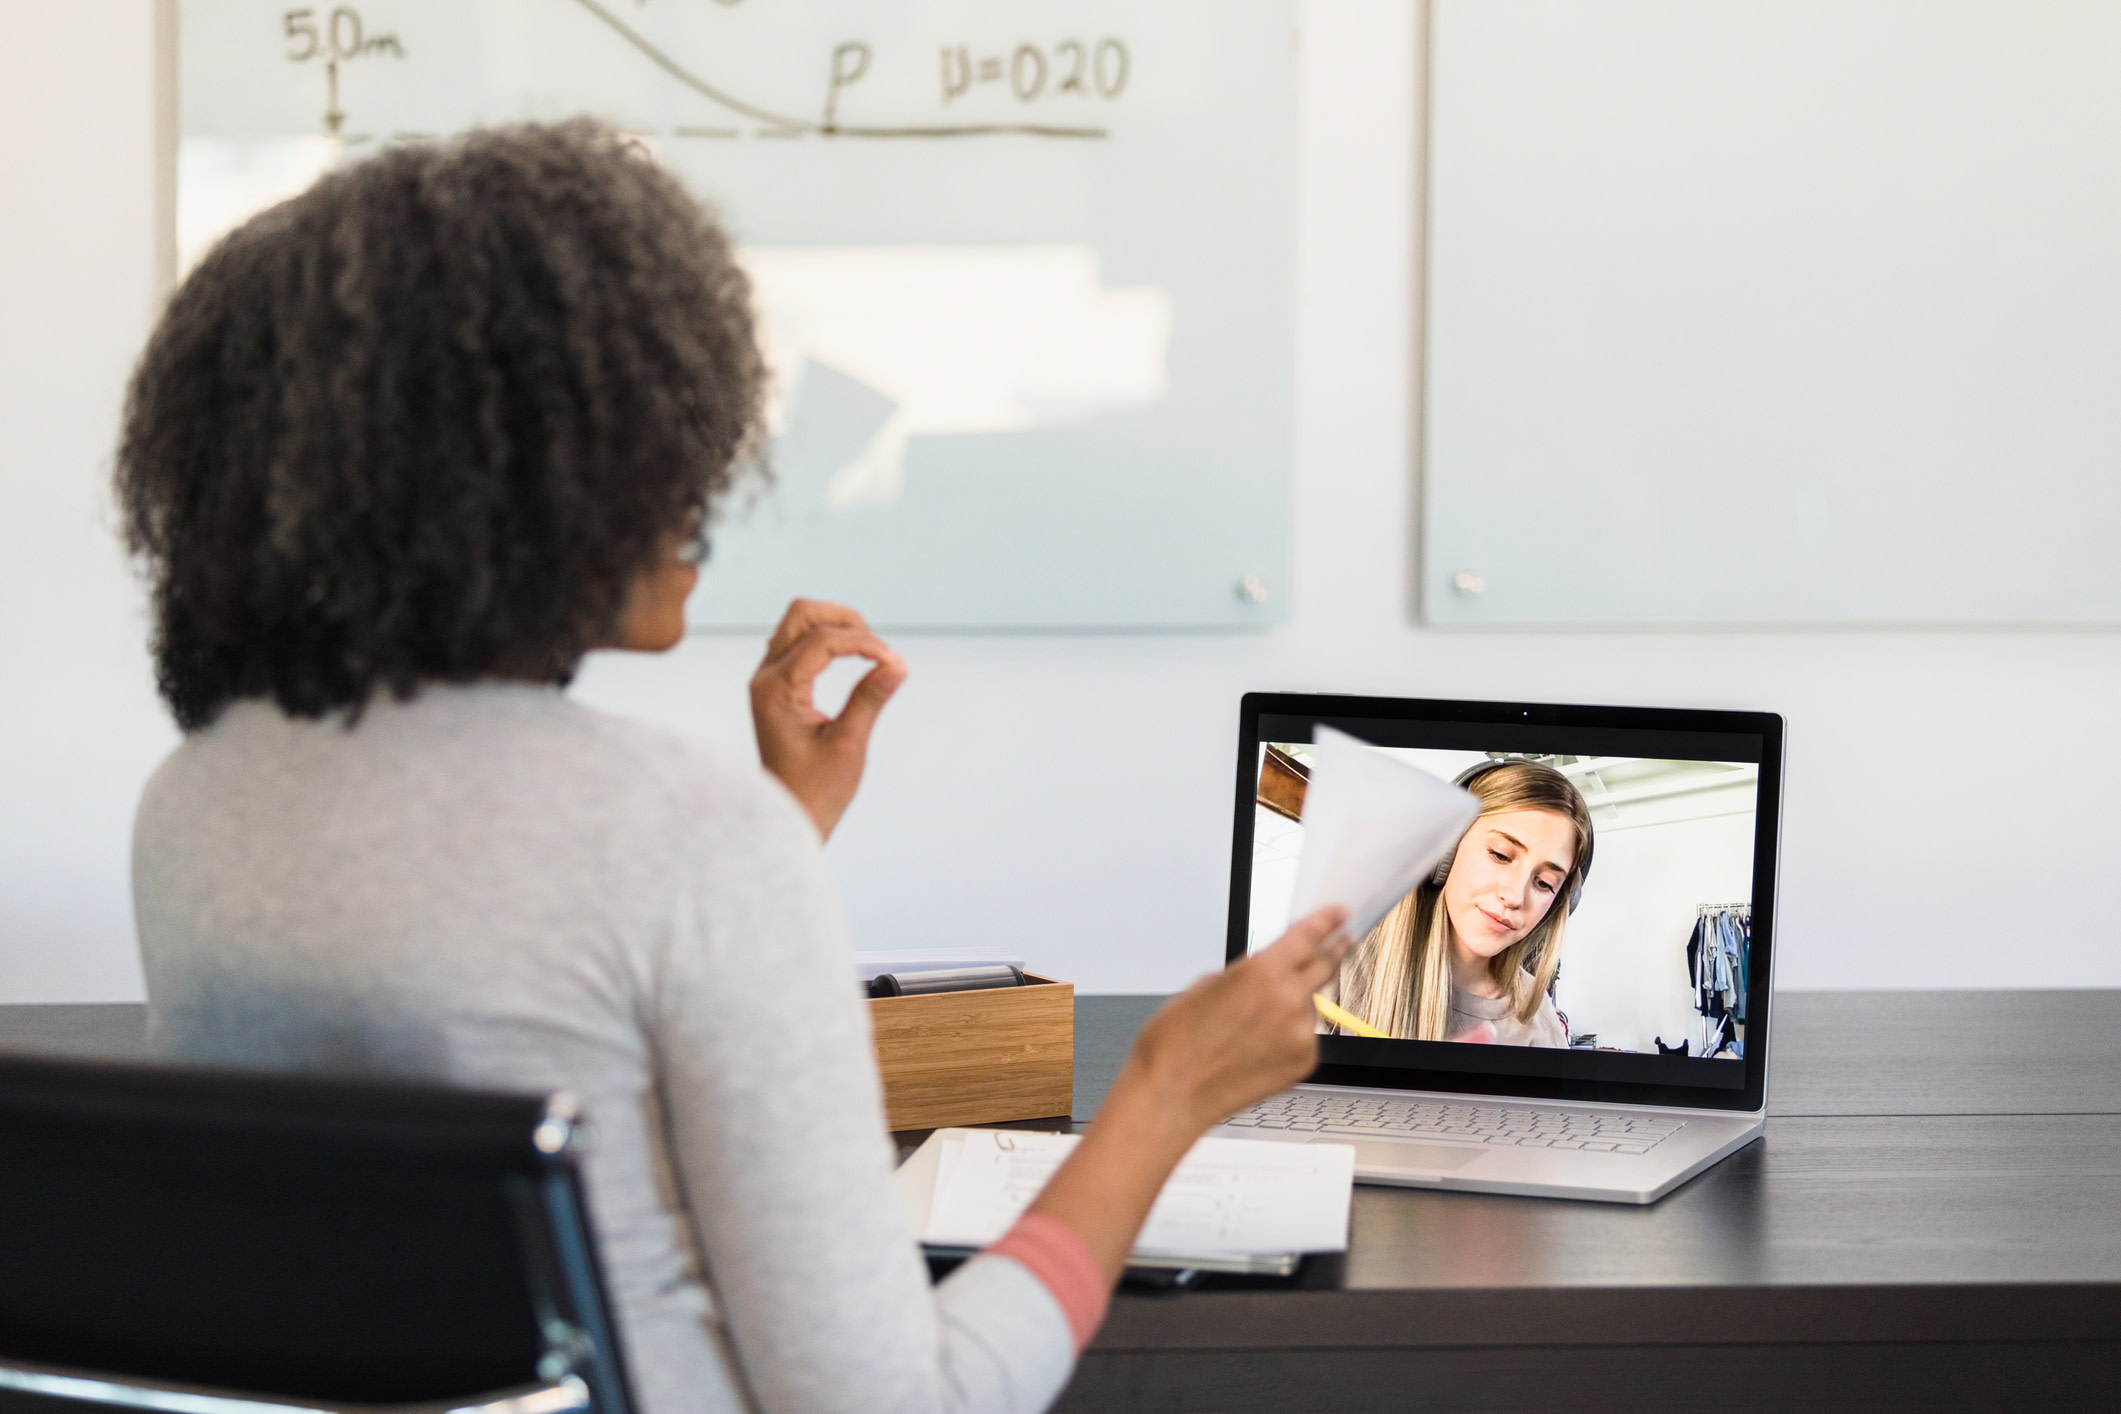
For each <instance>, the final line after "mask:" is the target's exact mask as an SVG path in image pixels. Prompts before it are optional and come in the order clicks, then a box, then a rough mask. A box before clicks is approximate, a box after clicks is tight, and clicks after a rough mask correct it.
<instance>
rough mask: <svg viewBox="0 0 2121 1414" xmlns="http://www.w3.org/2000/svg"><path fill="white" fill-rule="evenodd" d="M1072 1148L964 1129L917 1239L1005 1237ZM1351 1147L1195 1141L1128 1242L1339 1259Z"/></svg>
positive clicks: (1062, 1139) (971, 1241) (946, 1157)
mask: <svg viewBox="0 0 2121 1414" xmlns="http://www.w3.org/2000/svg"><path fill="white" fill-rule="evenodd" d="M1075 1145H1076V1137H1075V1136H1074V1135H1072V1134H1048V1133H1042V1132H1038V1131H1032V1130H1018V1129H970V1130H966V1131H965V1133H964V1137H963V1139H962V1140H946V1141H944V1148H943V1152H942V1156H941V1162H940V1163H939V1165H938V1166H937V1168H936V1174H935V1196H934V1198H933V1200H932V1201H931V1202H930V1204H929V1208H928V1228H927V1231H925V1232H923V1233H922V1234H921V1240H922V1241H924V1242H928V1243H932V1244H934V1245H935V1246H938V1247H984V1246H986V1245H987V1244H988V1243H990V1242H993V1241H994V1240H995V1239H996V1238H998V1237H1000V1236H1001V1235H1002V1234H1003V1233H1005V1232H1007V1231H1008V1230H1009V1228H1010V1226H1011V1225H1012V1224H1014V1223H1015V1222H1016V1220H1017V1219H1018V1218H1020V1217H1022V1216H1023V1213H1024V1209H1026V1208H1028V1207H1029V1206H1031V1200H1032V1199H1033V1198H1036V1197H1037V1196H1038V1193H1039V1190H1040V1189H1042V1188H1044V1187H1045V1186H1046V1180H1047V1179H1048V1178H1050V1177H1052V1176H1053V1171H1054V1170H1055V1169H1057V1168H1059V1167H1060V1166H1061V1161H1062V1160H1064V1159H1066V1158H1067V1157H1068V1155H1069V1153H1071V1152H1072V1151H1073V1150H1074V1148H1075ZM1354 1183H1355V1150H1354V1149H1353V1148H1352V1147H1351V1146H1349V1145H1346V1144H1276V1143H1269V1142H1264V1141H1261V1140H1256V1139H1203V1140H1201V1141H1200V1142H1199V1143H1197V1144H1195V1145H1194V1146H1193V1147H1192V1149H1191V1150H1189V1151H1188V1152H1187V1154H1186V1157H1185V1158H1184V1159H1182V1160H1180V1162H1179V1165H1178V1168H1177V1169H1176V1171H1174V1172H1173V1173H1172V1175H1171V1177H1170V1179H1169V1180H1167V1181H1166V1182H1165V1184H1164V1187H1163V1191H1162V1192H1161V1193H1159V1194H1157V1197H1156V1205H1155V1206H1154V1207H1152V1208H1151V1209H1150V1210H1149V1220H1148V1221H1147V1222H1146V1223H1144V1224H1143V1225H1142V1230H1141V1235H1140V1236H1139V1237H1137V1238H1136V1239H1135V1242H1134V1250H1135V1251H1137V1252H1143V1253H1190V1254H1196V1255H1199V1254H1206V1253H1253V1252H1258V1253H1282V1252H1345V1251H1346V1250H1347V1248H1348V1198H1349V1194H1350V1192H1351V1191H1352V1190H1353V1187H1354Z"/></svg>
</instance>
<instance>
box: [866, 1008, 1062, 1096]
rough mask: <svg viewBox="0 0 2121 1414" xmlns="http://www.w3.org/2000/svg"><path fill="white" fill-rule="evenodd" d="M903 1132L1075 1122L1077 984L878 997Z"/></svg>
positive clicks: (888, 1087)
mask: <svg viewBox="0 0 2121 1414" xmlns="http://www.w3.org/2000/svg"><path fill="white" fill-rule="evenodd" d="M869 1024H870V1027H871V1029H872V1030H873V1031H874V1032H875V1034H876V1064H877V1069H878V1070H880V1071H881V1072H882V1073H883V1077H884V1108H885V1112H886V1114H887V1115H888V1116H889V1118H890V1122H891V1127H892V1128H893V1129H895V1130H896V1129H941V1128H943V1127H944V1126H946V1125H953V1124H999V1123H1001V1122H1002V1121H1004V1120H1011V1119H1044V1118H1047V1117H1048V1116H1052V1115H1065V1114H1067V1113H1068V1112H1069V1109H1070V1107H1072V1106H1073V1105H1074V1103H1075V984H1074V983H1073V982H1056V981H1054V980H1053V979H1052V978H1051V977H1040V976H1038V975H1036V974H1035V973H1030V972H1026V973H1025V974H1024V985H1023V986H1021V987H990V988H987V989H985V990H983V991H977V992H936V993H933V994H931V995H928V996H924V997H876V998H872V999H871V1001H870V1003H869Z"/></svg>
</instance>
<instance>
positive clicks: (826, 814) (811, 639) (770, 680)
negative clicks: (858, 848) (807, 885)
mask: <svg viewBox="0 0 2121 1414" xmlns="http://www.w3.org/2000/svg"><path fill="white" fill-rule="evenodd" d="M835 658H867V659H868V660H869V661H870V662H872V663H874V664H876V666H875V667H873V668H871V669H870V670H869V671H868V672H867V673H864V674H863V675H862V680H861V681H860V682H858V683H856V684H855V685H854V692H853V693H852V694H851V695H850V696H849V697H848V698H847V705H846V706H845V707H843V708H842V709H840V714H839V716H837V717H828V716H826V715H825V714H824V713H823V712H820V711H819V710H818V706H817V699H816V691H817V678H818V674H819V673H822V672H823V671H825V668H826V666H827V665H828V664H830V663H831V662H832V660H833V659H835ZM905 680H906V664H905V663H904V662H903V661H902V660H901V659H900V658H899V656H898V654H896V653H894V652H892V651H891V648H890V646H889V645H888V644H886V643H885V642H884V641H883V640H882V639H881V638H878V637H877V636H876V635H875V634H873V633H871V632H870V631H869V625H868V624H867V623H865V622H863V620H862V616H861V615H860V614H857V613H856V612H855V611H854V610H852V609H850V608H847V607H846V606H845V605H842V604H826V603H821V602H819V601H818V600H815V599H798V600H796V601H795V602H794V603H792V604H790V605H789V606H788V612H787V613H786V614H785V615H783V616H782V618H781V625H780V627H779V628H777V629H775V630H774V631H773V638H772V639H771V640H770V641H769V642H768V643H767V644H766V657H765V661H763V662H761V663H760V664H759V670H758V671H757V672H756V673H754V674H752V677H751V724H752V728H753V730H755V731H756V732H757V734H758V739H759V760H760V761H761V762H763V763H764V764H765V767H766V769H767V770H769V771H771V772H773V774H774V775H776V776H778V777H779V778H780V781H781V784H782V785H785V786H787V787H788V789H789V790H790V791H791V792H792V793H793V794H794V796H795V798H796V799H797V800H798V801H800V802H802V806H803V809H804V810H805V811H807V812H809V815H810V819H811V821H812V822H813V823H814V824H815V825H816V826H817V832H818V833H819V834H820V835H823V836H827V837H829V836H830V835H831V834H832V830H833V827H834V826H835V825H837V824H839V822H840V816H841V815H843V814H844V813H846V810H847V806H848V803H849V802H850V801H852V800H853V799H854V792H855V790H856V788H857V787H859V786H860V785H861V783H862V766H863V764H864V763H865V762H866V761H867V760H868V756H869V732H870V729H871V728H873V727H875V725H876V718H877V714H878V713H879V712H881V711H883V710H884V704H885V703H886V702H889V701H890V700H891V694H892V693H894V692H897V691H898V689H899V684H900V683H903V682H904V681H905Z"/></svg>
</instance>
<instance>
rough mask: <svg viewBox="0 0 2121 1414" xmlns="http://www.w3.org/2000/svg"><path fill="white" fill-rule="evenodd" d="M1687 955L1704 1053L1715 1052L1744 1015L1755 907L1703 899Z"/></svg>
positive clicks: (1696, 914) (1750, 966)
mask: <svg viewBox="0 0 2121 1414" xmlns="http://www.w3.org/2000/svg"><path fill="white" fill-rule="evenodd" d="M1686 958H1687V976H1688V977H1689V979H1691V981H1692V983H1693V987H1694V1010H1695V1011H1697V1012H1699V1013H1700V1014H1701V1018H1702V1030H1701V1035H1702V1047H1703V1049H1702V1054H1703V1055H1714V1054H1715V1044H1714V1043H1716V1042H1718V1041H1720V1040H1721V1039H1722V1038H1723V1037H1724V1036H1725V1035H1727V1034H1728V1033H1729V1031H1730V1028H1731V1025H1732V1024H1733V1023H1742V1022H1744V1021H1745V1019H1746V1012H1747V997H1746V990H1747V985H1746V984H1747V981H1748V979H1749V977H1750V975H1751V971H1752V961H1753V923H1752V909H1751V908H1750V907H1748V906H1745V905H1731V904H1721V905H1717V904H1704V905H1703V906H1702V907H1701V908H1700V909H1699V910H1697V911H1696V913H1695V916H1694V931H1693V932H1692V933H1691V934H1689V935H1688V937H1687V944H1686Z"/></svg>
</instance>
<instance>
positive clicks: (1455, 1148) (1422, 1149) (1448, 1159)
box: [1311, 1137, 1487, 1172]
mask: <svg viewBox="0 0 2121 1414" xmlns="http://www.w3.org/2000/svg"><path fill="white" fill-rule="evenodd" d="M1311 1142H1312V1143H1313V1144H1353V1145H1354V1146H1355V1167H1356V1169H1357V1171H1358V1172H1359V1171H1361V1170H1364V1169H1368V1170H1371V1171H1373V1172H1374V1171H1375V1170H1378V1169H1397V1170H1406V1169H1435V1170H1449V1169H1455V1168H1464V1167H1465V1166H1466V1165H1467V1164H1469V1163H1471V1162H1473V1160H1475V1159H1477V1158H1479V1157H1480V1156H1481V1155H1482V1154H1485V1153H1486V1152H1487V1150H1485V1149H1474V1148H1471V1147H1467V1146H1462V1145H1458V1144H1404V1143H1397V1142H1392V1143H1377V1142H1374V1141H1371V1140H1365V1139H1327V1138H1324V1137H1320V1138H1317V1139H1313V1140H1312V1141H1311Z"/></svg>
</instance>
